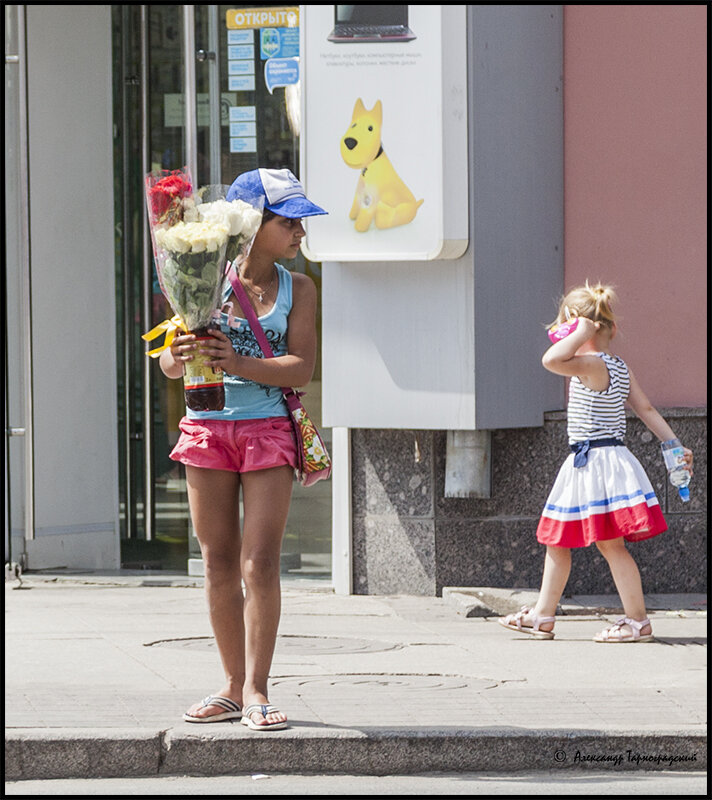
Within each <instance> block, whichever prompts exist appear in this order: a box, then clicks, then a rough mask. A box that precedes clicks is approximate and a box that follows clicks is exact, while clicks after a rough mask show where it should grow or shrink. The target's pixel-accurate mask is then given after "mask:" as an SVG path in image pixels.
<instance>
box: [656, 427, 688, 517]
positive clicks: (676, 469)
mask: <svg viewBox="0 0 712 800" xmlns="http://www.w3.org/2000/svg"><path fill="white" fill-rule="evenodd" d="M660 449H661V450H662V451H663V458H664V459H665V466H666V467H667V470H668V475H669V476H670V483H671V484H672V485H673V486H674V487H675V488H676V489H677V490H678V492H679V493H680V500H682V502H683V503H687V502H688V501H689V500H690V490H689V489H688V488H687V485H688V484H689V482H690V473H689V472H688V471H687V470H686V469H685V451H684V450H683V448H682V445H681V444H680V440H679V439H669V440H668V441H667V442H663V443H662V444H661V445H660Z"/></svg>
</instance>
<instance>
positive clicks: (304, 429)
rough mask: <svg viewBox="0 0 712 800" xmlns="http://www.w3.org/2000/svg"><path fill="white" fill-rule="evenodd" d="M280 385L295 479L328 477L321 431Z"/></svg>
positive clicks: (233, 278) (252, 317)
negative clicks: (290, 435) (294, 453)
mask: <svg viewBox="0 0 712 800" xmlns="http://www.w3.org/2000/svg"><path fill="white" fill-rule="evenodd" d="M229 277H230V283H231V284H232V288H233V290H234V291H235V296H236V297H237V299H238V300H239V301H240V306H241V307H242V312H243V313H244V315H245V317H246V319H247V321H248V322H249V323H250V328H251V329H252V332H253V333H254V335H255V338H256V339H257V342H258V344H259V346H260V349H261V350H262V353H263V355H264V357H265V358H273V357H274V353H273V352H272V348H271V347H270V346H269V342H268V341H267V337H266V336H265V332H264V331H263V330H262V325H261V324H260V321H259V319H258V318H257V315H256V314H255V312H254V310H253V308H252V304H251V303H250V301H249V299H248V297H247V292H245V289H244V287H243V286H242V283H240V279H239V278H238V276H237V274H236V271H235V270H234V269H230V272H229ZM281 388H282V394H283V395H284V400H285V402H286V403H287V408H288V409H289V420H290V422H291V423H292V431H293V432H294V438H295V439H296V442H297V466H296V467H295V470H294V471H295V473H296V477H297V480H298V481H299V482H300V483H301V484H302V486H312V485H313V484H315V483H316V482H317V481H320V480H322V479H324V478H328V477H330V475H331V459H330V458H329V453H328V452H327V450H326V445H325V444H324V440H323V439H322V438H321V434H320V433H319V431H318V430H317V427H316V425H315V424H314V423H313V422H312V421H311V419H310V417H309V414H308V413H307V410H306V409H305V408H304V406H303V405H302V401H301V400H300V399H299V397H300V396H301V394H302V393H301V392H296V391H295V390H294V389H289V388H287V387H281Z"/></svg>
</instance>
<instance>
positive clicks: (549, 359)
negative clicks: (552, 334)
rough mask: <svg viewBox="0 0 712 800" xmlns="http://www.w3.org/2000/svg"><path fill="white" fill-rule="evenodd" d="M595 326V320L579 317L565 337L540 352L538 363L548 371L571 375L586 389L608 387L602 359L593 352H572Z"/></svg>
mask: <svg viewBox="0 0 712 800" xmlns="http://www.w3.org/2000/svg"><path fill="white" fill-rule="evenodd" d="M599 328H600V323H599V322H593V321H592V320H590V319H587V318H586V317H579V322H578V325H577V326H576V330H575V331H573V333H570V334H569V335H568V336H567V337H566V338H565V339H560V340H559V341H558V342H554V344H552V345H551V347H550V348H549V349H548V350H547V351H546V353H544V355H543V357H542V359H541V363H542V364H543V365H544V367H545V368H546V369H548V370H549V372H553V373H554V374H556V375H564V376H565V377H568V378H571V377H573V376H574V375H575V376H577V377H578V378H580V379H581V381H582V382H583V383H584V384H585V385H586V386H588V387H589V388H590V389H593V390H594V391H599V392H601V391H604V390H605V389H607V388H608V383H609V376H608V367H607V366H606V364H605V362H604V361H603V359H602V358H599V357H598V356H595V355H586V354H584V355H576V352H577V351H578V350H579V348H580V347H582V346H583V345H584V344H586V342H588V341H589V340H590V339H592V338H593V337H594V336H595V335H596V333H597V332H598V329H599Z"/></svg>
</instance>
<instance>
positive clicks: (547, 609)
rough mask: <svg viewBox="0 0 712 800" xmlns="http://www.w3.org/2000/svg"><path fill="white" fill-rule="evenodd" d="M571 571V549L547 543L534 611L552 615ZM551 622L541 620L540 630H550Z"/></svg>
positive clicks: (548, 615) (543, 615) (539, 613)
mask: <svg viewBox="0 0 712 800" xmlns="http://www.w3.org/2000/svg"><path fill="white" fill-rule="evenodd" d="M570 572H571V550H570V549H569V548H568V547H553V546H551V545H547V548H546V556H545V558H544V573H543V575H542V578H541V589H540V591H539V599H538V600H537V603H536V606H535V607H534V613H535V614H536V615H537V616H539V617H553V616H555V614H556V607H557V605H558V604H559V600H560V599H561V595H562V594H563V593H564V588H565V587H566V581H568V579H569V573H570ZM553 627H554V623H553V622H542V624H541V630H543V631H550V630H551V629H552V628H553Z"/></svg>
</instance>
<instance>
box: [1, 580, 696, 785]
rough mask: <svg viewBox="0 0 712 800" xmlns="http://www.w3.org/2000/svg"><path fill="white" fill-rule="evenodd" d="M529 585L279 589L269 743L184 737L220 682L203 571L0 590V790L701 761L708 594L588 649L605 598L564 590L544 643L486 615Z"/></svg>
mask: <svg viewBox="0 0 712 800" xmlns="http://www.w3.org/2000/svg"><path fill="white" fill-rule="evenodd" d="M534 596H535V593H534V592H526V591H512V590H496V589H487V588H481V589H470V588H459V587H458V588H453V589H451V590H446V591H445V592H444V596H443V597H442V598H431V597H411V596H392V597H382V596H378V597H373V596H350V597H344V596H337V595H334V594H333V593H332V592H331V591H330V589H329V588H328V585H326V584H322V583H319V582H308V581H289V580H287V581H285V582H284V583H283V603H282V620H281V625H280V633H279V637H278V641H277V648H276V653H275V658H274V663H273V669H272V680H271V690H270V700H271V702H273V703H274V704H275V705H277V706H279V707H280V708H282V709H283V710H284V711H285V712H286V713H287V714H288V715H289V718H290V727H289V728H288V729H287V730H285V731H274V732H271V733H267V732H253V731H250V730H248V729H247V728H246V727H245V726H243V725H240V724H239V723H230V722H227V723H213V724H207V725H196V724H191V723H185V722H183V721H182V720H181V715H182V713H183V711H184V710H185V709H186V708H187V707H188V706H190V705H191V704H192V703H194V702H195V701H196V700H199V699H200V698H202V697H204V696H205V695H207V694H210V693H211V692H215V691H217V690H218V689H219V688H220V686H221V685H222V670H221V667H220V663H219V656H218V652H217V649H216V647H215V643H214V640H213V639H212V635H211V631H210V627H209V624H208V619H207V613H206V606H205V600H204V594H203V589H202V586H201V579H190V578H178V577H175V576H173V577H170V576H165V575H162V576H158V575H146V574H145V573H143V574H139V575H134V576H126V575H122V576H107V575H105V576H97V575H86V576H82V575H72V576H64V577H62V576H58V575H55V576H48V575H41V576H40V575H35V576H32V575H24V576H22V584H21V585H20V583H19V582H18V581H17V580H13V581H9V582H6V585H5V600H6V717H5V721H6V734H5V743H6V744H5V750H6V765H5V766H6V779H7V780H22V779H38V778H72V777H116V776H121V777H131V776H150V775H157V774H166V775H178V774H194V775H230V774H233V775H234V774H241V773H255V772H292V773H308V772H312V773H329V772H332V773H333V772H340V773H351V774H399V773H400V774H403V773H416V772H417V773H423V772H427V771H486V770H490V771H502V770H509V769H511V770H517V771H519V770H527V771H532V770H538V769H546V770H548V769H586V768H593V769H601V768H602V767H604V768H609V767H610V769H612V770H621V769H632V770H647V769H661V770H662V769H674V770H680V769H683V770H684V769H694V770H703V769H706V742H707V731H706V696H707V683H706V675H707V661H706V644H707V620H706V609H707V606H706V598H705V597H704V596H700V595H674V596H673V595H667V596H650V597H648V598H647V600H648V607H649V611H650V617H651V620H652V623H653V629H654V633H655V635H656V641H655V642H653V643H650V644H639V645H637V646H631V647H623V646H620V645H619V646H606V645H601V644H596V643H594V642H592V641H591V637H592V635H593V634H594V633H595V632H597V631H598V630H600V629H601V628H602V627H603V625H604V624H605V623H606V622H607V621H611V622H613V621H615V620H616V619H617V618H618V617H619V616H620V614H619V609H617V608H616V603H617V600H616V599H615V598H608V597H586V598H584V597H574V598H568V599H567V600H566V601H565V602H564V604H563V606H562V609H561V610H562V612H563V615H562V616H561V617H560V618H558V619H557V624H556V638H555V639H554V640H553V641H536V640H532V639H531V638H530V637H527V636H525V635H523V634H517V633H514V632H510V631H507V630H505V629H503V628H502V627H501V626H499V625H498V624H497V623H496V615H498V614H503V613H507V612H508V611H510V610H516V609H517V608H518V607H519V606H520V605H522V604H523V603H525V602H528V601H529V600H530V598H531V597H534Z"/></svg>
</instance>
